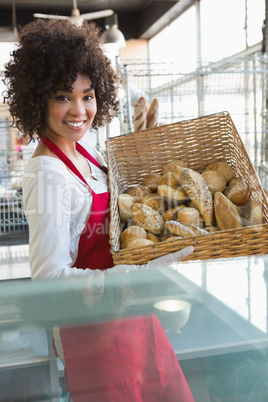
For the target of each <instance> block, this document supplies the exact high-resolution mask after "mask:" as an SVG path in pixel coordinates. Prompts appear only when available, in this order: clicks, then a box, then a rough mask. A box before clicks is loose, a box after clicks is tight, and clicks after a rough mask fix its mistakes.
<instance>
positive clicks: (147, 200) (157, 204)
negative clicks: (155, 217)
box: [141, 193, 167, 214]
mask: <svg viewBox="0 0 268 402" xmlns="http://www.w3.org/2000/svg"><path fill="white" fill-rule="evenodd" d="M141 204H145V205H148V206H149V207H151V208H153V209H154V210H155V211H157V212H159V213H160V214H162V213H163V212H164V211H165V210H166V209H167V204H166V203H165V201H164V200H163V199H162V198H161V197H160V195H159V194H157V193H153V194H147V195H146V196H145V197H144V198H143V199H142V200H141Z"/></svg>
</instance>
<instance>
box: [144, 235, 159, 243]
mask: <svg viewBox="0 0 268 402" xmlns="http://www.w3.org/2000/svg"><path fill="white" fill-rule="evenodd" d="M147 239H148V240H151V241H152V242H153V243H154V244H156V243H159V242H160V240H159V237H157V236H156V235H154V234H152V233H147Z"/></svg>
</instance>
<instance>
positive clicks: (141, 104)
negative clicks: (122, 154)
mask: <svg viewBox="0 0 268 402" xmlns="http://www.w3.org/2000/svg"><path fill="white" fill-rule="evenodd" d="M146 118H147V105H146V100H145V98H144V97H143V96H142V97H140V98H139V99H138V100H137V102H136V103H135V105H134V119H133V129H134V132H136V131H140V130H145V129H146Z"/></svg>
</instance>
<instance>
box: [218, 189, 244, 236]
mask: <svg viewBox="0 0 268 402" xmlns="http://www.w3.org/2000/svg"><path fill="white" fill-rule="evenodd" d="M214 210H215V218H216V222H217V226H218V227H219V228H220V229H221V230H226V229H237V228H241V227H242V226H243V224H242V220H241V217H240V215H239V213H238V211H237V208H236V206H235V205H234V204H233V203H232V202H231V201H230V200H228V198H227V197H225V195H224V194H222V193H221V192H219V191H218V192H217V193H215V194H214Z"/></svg>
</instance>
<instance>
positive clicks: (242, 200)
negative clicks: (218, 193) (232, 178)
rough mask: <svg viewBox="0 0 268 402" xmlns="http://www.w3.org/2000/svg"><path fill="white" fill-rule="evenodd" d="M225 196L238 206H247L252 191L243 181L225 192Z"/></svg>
mask: <svg viewBox="0 0 268 402" xmlns="http://www.w3.org/2000/svg"><path fill="white" fill-rule="evenodd" d="M224 195H225V196H226V197H227V198H228V199H229V200H230V201H232V203H233V204H235V205H237V206H241V205H245V204H246V203H247V202H248V201H249V199H250V190H249V188H248V186H246V185H245V184H244V183H243V182H242V181H240V182H236V184H233V185H231V186H229V187H227V189H226V190H225V191H224Z"/></svg>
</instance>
